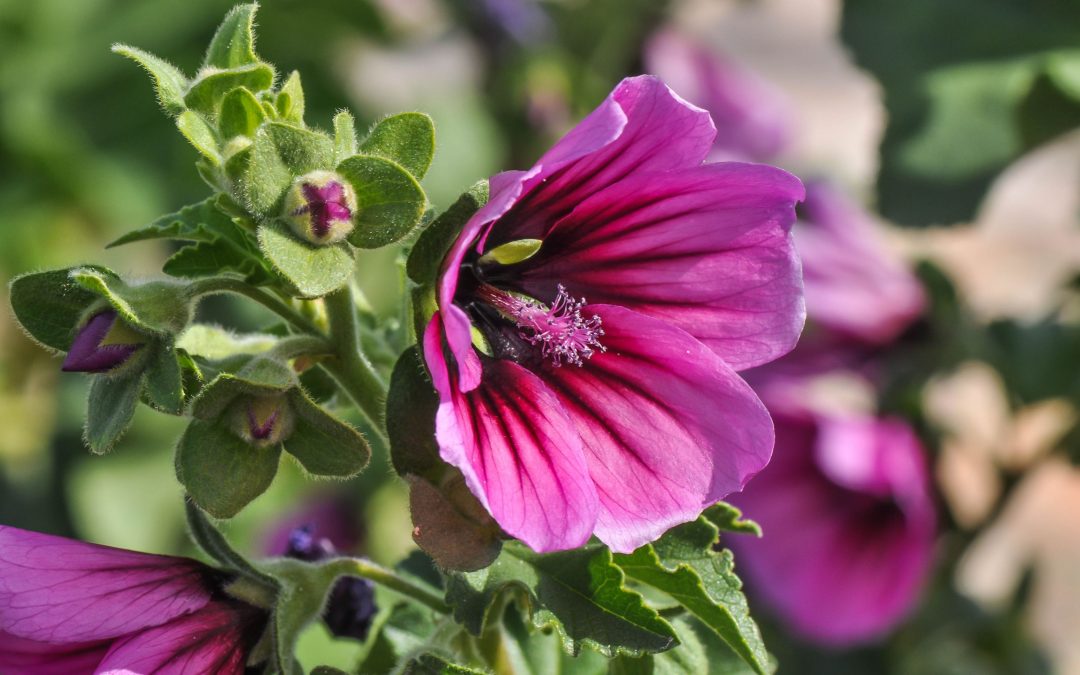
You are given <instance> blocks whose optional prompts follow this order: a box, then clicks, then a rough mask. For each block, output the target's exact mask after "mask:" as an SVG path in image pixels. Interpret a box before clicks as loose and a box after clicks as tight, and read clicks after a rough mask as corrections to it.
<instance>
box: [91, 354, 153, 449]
mask: <svg viewBox="0 0 1080 675" xmlns="http://www.w3.org/2000/svg"><path fill="white" fill-rule="evenodd" d="M140 389H142V374H141V373H125V374H124V375H121V376H116V377H110V376H108V375H98V376H97V377H95V378H94V379H93V381H92V382H91V384H90V396H89V398H88V399H87V403H86V429H85V430H84V433H83V438H84V440H85V441H86V444H87V445H88V446H90V450H91V451H92V452H94V453H95V454H98V455H103V454H105V453H106V452H108V451H109V450H112V447H113V446H114V445H116V442H117V441H118V440H120V437H121V436H123V435H124V432H125V431H127V428H128V425H130V424H131V417H132V415H134V414H135V406H136V405H137V404H138V402H139V390H140Z"/></svg>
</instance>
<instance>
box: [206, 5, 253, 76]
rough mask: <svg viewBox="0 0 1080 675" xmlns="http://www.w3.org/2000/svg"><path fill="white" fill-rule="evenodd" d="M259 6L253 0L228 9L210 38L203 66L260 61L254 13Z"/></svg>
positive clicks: (238, 64)
mask: <svg viewBox="0 0 1080 675" xmlns="http://www.w3.org/2000/svg"><path fill="white" fill-rule="evenodd" d="M258 9H259V5H258V3H254V2H253V3H251V4H247V5H237V6H236V7H233V8H232V9H231V10H229V13H228V14H226V15H225V18H224V19H223V20H222V22H221V25H219V26H218V29H217V31H216V32H215V33H214V37H213V38H212V39H211V40H210V47H209V48H208V49H207V50H206V58H205V59H203V65H204V66H211V67H214V68H236V67H238V66H247V65H251V64H254V63H259V57H258V56H256V55H255V12H256V11H257V10H258Z"/></svg>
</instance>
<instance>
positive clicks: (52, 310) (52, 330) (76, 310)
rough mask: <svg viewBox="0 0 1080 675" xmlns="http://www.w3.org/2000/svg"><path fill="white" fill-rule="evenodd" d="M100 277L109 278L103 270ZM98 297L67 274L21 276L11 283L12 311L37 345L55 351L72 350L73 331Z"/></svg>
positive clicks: (34, 273) (68, 272)
mask: <svg viewBox="0 0 1080 675" xmlns="http://www.w3.org/2000/svg"><path fill="white" fill-rule="evenodd" d="M96 269H97V270H98V271H99V272H101V273H107V274H112V272H109V271H108V270H106V269H105V268H103V267H99V268H96ZM98 297H99V296H98V295H97V294H96V293H93V292H91V291H89V290H87V289H85V288H83V287H82V286H81V285H79V284H77V283H75V281H74V280H72V278H71V275H70V270H52V271H49V272H32V273H30V274H24V275H22V276H19V277H15V279H14V280H13V281H12V282H11V308H12V309H13V310H14V312H15V318H16V319H18V321H19V323H20V324H22V327H23V330H25V331H26V332H27V334H29V335H30V337H31V338H33V339H34V340H35V341H36V342H38V343H40V344H42V345H44V346H45V347H48V348H50V349H56V350H58V351H62V352H66V351H67V350H68V349H69V348H70V347H71V340H72V339H73V338H74V332H75V327H76V326H77V325H78V324H79V320H80V319H81V318H82V316H83V314H84V313H85V312H86V310H88V309H89V308H90V306H91V305H92V304H94V303H95V302H97V300H98Z"/></svg>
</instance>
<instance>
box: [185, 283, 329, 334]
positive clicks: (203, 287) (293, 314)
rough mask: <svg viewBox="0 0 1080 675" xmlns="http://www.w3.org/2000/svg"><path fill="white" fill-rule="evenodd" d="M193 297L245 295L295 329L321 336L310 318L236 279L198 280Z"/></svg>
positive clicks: (192, 289) (190, 286)
mask: <svg viewBox="0 0 1080 675" xmlns="http://www.w3.org/2000/svg"><path fill="white" fill-rule="evenodd" d="M189 288H190V289H191V293H192V295H193V296H201V295H217V294H221V293H233V294H235V295H243V296H244V297H247V298H250V299H252V300H254V301H255V302H257V303H259V304H260V305H262V306H263V307H265V308H267V309H269V310H270V311H271V312H273V313H275V314H277V315H278V316H280V317H281V318H283V319H285V320H286V321H288V322H289V323H290V324H292V326H293V327H294V328H296V329H297V330H300V331H302V332H305V333H311V334H312V335H321V334H322V331H320V330H319V328H318V326H316V325H315V324H314V323H313V322H312V321H311V320H310V319H309V318H307V317H306V316H304V315H303V314H301V313H300V312H298V311H297V310H296V309H294V308H293V307H291V306H289V305H288V304H286V303H285V302H283V301H282V300H280V299H278V298H276V297H274V296H273V295H272V294H270V293H267V292H266V291H264V290H262V289H261V288H256V287H255V286H251V285H250V284H247V283H245V282H244V281H243V280H241V279H237V278H234V277H207V278H205V279H196V280H194V281H192V282H191V284H190V285H189Z"/></svg>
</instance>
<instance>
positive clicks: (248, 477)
mask: <svg viewBox="0 0 1080 675" xmlns="http://www.w3.org/2000/svg"><path fill="white" fill-rule="evenodd" d="M280 458H281V446H275V447H269V448H253V447H250V446H249V445H248V444H246V443H245V442H244V441H243V440H242V439H240V438H239V437H238V436H236V435H235V434H233V433H232V432H231V431H229V429H228V428H226V427H225V425H223V424H218V423H216V422H207V421H205V420H199V419H195V420H192V421H191V423H190V424H188V427H187V429H185V430H184V434H183V435H182V436H181V437H180V442H179V443H178V444H177V447H176V478H177V480H179V481H180V484H181V485H183V486H184V487H185V488H186V489H187V491H188V494H189V495H190V496H191V499H192V501H194V502H195V503H196V504H198V505H199V507H200V508H202V509H203V510H204V511H206V512H207V513H209V514H210V515H212V516H214V517H215V518H232V517H233V516H235V515H236V514H237V513H239V512H240V510H241V509H243V508H244V507H245V506H247V505H248V504H249V503H251V501H252V500H253V499H255V498H256V497H258V496H259V495H261V494H262V493H264V492H266V490H267V488H269V487H270V484H271V483H272V482H273V480H274V476H275V475H276V474H277V468H278V461H279V459H280Z"/></svg>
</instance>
